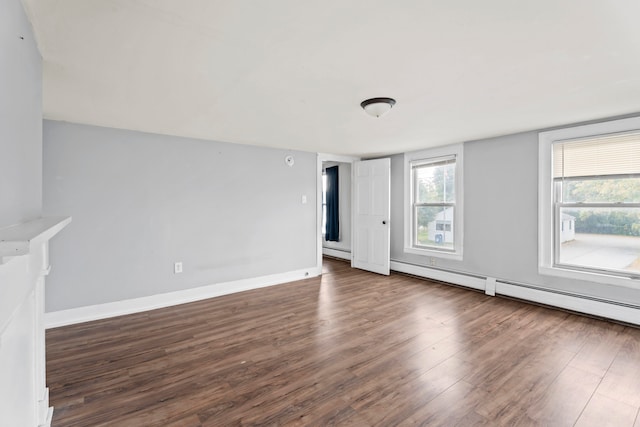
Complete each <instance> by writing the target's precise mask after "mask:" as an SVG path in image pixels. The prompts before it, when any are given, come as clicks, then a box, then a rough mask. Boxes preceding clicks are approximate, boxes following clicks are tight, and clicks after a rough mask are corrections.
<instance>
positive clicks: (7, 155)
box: [0, 0, 42, 227]
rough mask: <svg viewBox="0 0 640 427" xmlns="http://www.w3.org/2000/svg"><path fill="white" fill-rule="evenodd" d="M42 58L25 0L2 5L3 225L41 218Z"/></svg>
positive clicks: (0, 205)
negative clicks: (28, 16) (25, 9)
mask: <svg viewBox="0 0 640 427" xmlns="http://www.w3.org/2000/svg"><path fill="white" fill-rule="evenodd" d="M41 206H42V61H41V59H40V54H39V52H38V48H37V47H36V43H35V40H34V37H33V32H32V30H31V24H30V23H29V21H28V20H27V17H26V15H25V13H24V9H23V7H22V2H20V1H19V0H7V1H3V2H2V5H1V6H0V227H4V226H7V225H13V224H16V223H19V222H22V221H27V220H30V219H34V218H37V217H39V216H40V212H41Z"/></svg>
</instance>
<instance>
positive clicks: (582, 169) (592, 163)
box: [553, 131, 640, 178]
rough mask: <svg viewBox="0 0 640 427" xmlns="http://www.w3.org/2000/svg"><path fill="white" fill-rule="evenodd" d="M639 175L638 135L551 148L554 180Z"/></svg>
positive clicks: (613, 137)
mask: <svg viewBox="0 0 640 427" xmlns="http://www.w3.org/2000/svg"><path fill="white" fill-rule="evenodd" d="M638 174H640V131H636V132H630V133H623V134H613V135H601V136H596V137H589V138H582V139H577V140H571V141H558V142H555V143H554V144H553V177H554V178H578V177H597V176H611V175H638Z"/></svg>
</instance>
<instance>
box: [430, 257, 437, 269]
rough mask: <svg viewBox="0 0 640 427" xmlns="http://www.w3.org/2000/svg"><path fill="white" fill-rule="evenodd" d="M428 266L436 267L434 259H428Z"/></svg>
mask: <svg viewBox="0 0 640 427" xmlns="http://www.w3.org/2000/svg"><path fill="white" fill-rule="evenodd" d="M429 265H430V266H431V267H435V265H436V259H435V258H434V257H431V258H429Z"/></svg>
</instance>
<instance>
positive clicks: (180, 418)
mask: <svg viewBox="0 0 640 427" xmlns="http://www.w3.org/2000/svg"><path fill="white" fill-rule="evenodd" d="M324 269H325V271H324V274H323V276H322V278H314V279H308V280H304V281H301V282H295V283H290V284H284V285H279V286H274V287H270V288H265V289H259V290H255V291H249V292H244V293H240V294H234V295H229V296H225V297H219V298H214V299H210V300H206V301H200V302H196V303H191V304H185V305H181V306H177V307H171V308H166V309H161V310H155V311H151V312H146V313H141V314H135V315H130V316H123V317H118V318H113V319H108V320H103V321H96V322H90V323H85V324H80V325H74V326H68V327H63V328H57V329H52V330H49V331H48V332H47V357H48V361H47V369H48V374H47V377H48V384H49V387H50V390H51V402H52V404H53V405H54V406H55V412H54V419H53V425H54V426H101V425H112V426H136V427H138V426H174V427H175V426H182V427H191V426H235V425H291V426H298V425H317V426H326V425H351V426H374V425H375V426H395V425H415V424H417V425H429V426H438V425H443V426H455V425H461V426H471V425H492V426H493V425H509V426H511V425H544V426H572V425H579V426H598V427H602V426H606V425H611V426H618V427H621V426H630V427H631V426H635V427H640V416H639V415H638V410H639V408H640V330H639V329H634V328H629V327H624V326H621V325H617V324H613V323H609V322H604V321H599V320H594V319H589V318H586V317H581V316H577V315H572V314H568V313H564V312H561V311H556V310H552V309H547V308H542V307H537V306H534V305H529V304H526V303H521V302H516V301H511V300H507V299H502V298H492V297H488V296H485V295H483V294H481V293H476V292H473V291H469V290H465V289H460V288H456V287H452V286H447V285H442V284H437V283H433V282H429V281H426V280H420V279H416V278H411V277H407V276H403V275H399V274H392V275H391V276H390V277H383V276H379V275H375V274H369V273H366V272H363V271H359V270H352V269H350V268H349V266H348V264H346V263H343V262H340V261H335V260H325V267H324Z"/></svg>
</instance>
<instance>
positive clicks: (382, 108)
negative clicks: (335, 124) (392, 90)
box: [360, 98, 396, 117]
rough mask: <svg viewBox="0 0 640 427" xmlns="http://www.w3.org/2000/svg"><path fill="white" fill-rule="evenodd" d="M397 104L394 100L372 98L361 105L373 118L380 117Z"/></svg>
mask: <svg viewBox="0 0 640 427" xmlns="http://www.w3.org/2000/svg"><path fill="white" fill-rule="evenodd" d="M395 104H396V100H395V99H393V98H371V99H366V100H364V101H362V102H361V103H360V106H361V107H362V108H363V109H364V111H365V112H366V113H367V114H369V115H370V116H373V117H380V116H382V115H383V114H385V113H386V112H387V111H389V110H391V107H393V106H394V105H395Z"/></svg>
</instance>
